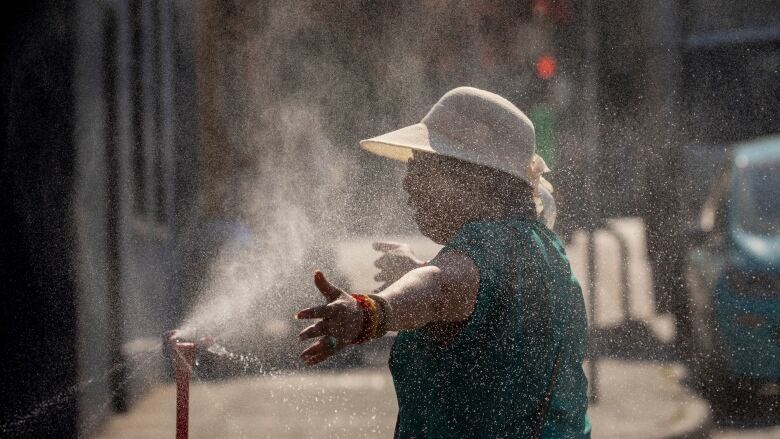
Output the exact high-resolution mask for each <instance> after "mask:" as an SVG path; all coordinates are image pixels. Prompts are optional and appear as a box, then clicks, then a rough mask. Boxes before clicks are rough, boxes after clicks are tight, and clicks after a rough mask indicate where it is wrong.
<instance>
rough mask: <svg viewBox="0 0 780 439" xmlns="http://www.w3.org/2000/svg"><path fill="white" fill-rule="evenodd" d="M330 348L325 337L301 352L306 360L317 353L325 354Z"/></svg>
mask: <svg viewBox="0 0 780 439" xmlns="http://www.w3.org/2000/svg"><path fill="white" fill-rule="evenodd" d="M328 350H330V348H329V347H328V344H327V342H326V341H325V338H324V337H323V338H321V339H319V340H317V341H316V342H315V343H314V344H312V345H310V346H309V347H308V348H306V349H305V350H304V351H303V352H301V358H303V359H304V360H305V359H306V358H309V357H313V356H316V355H323V354H324V353H325V352H326V351H328Z"/></svg>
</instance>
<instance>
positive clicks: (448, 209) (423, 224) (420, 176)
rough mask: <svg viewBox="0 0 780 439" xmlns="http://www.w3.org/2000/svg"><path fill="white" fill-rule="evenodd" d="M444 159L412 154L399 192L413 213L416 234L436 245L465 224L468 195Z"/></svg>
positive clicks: (467, 217) (447, 239) (467, 216)
mask: <svg viewBox="0 0 780 439" xmlns="http://www.w3.org/2000/svg"><path fill="white" fill-rule="evenodd" d="M448 160H451V159H447V158H444V157H441V156H437V155H434V154H425V153H414V156H413V158H411V159H409V161H408V162H407V164H406V175H405V176H404V179H403V188H404V190H405V191H406V193H407V194H409V199H408V201H407V204H408V205H409V207H411V208H412V209H413V210H414V220H415V222H417V227H418V228H419V229H420V233H422V234H423V235H425V236H427V237H428V238H430V239H432V240H433V241H434V242H436V243H438V244H442V245H443V244H446V243H447V242H449V240H450V239H452V237H453V236H454V235H455V233H456V232H457V231H458V230H459V229H460V228H461V227H462V226H463V225H464V224H465V223H466V222H467V221H468V220H469V214H468V210H469V209H468V206H469V205H470V202H471V200H469V198H470V194H469V193H468V191H467V190H466V188H464V187H463V184H462V183H460V182H459V181H457V180H455V179H454V178H453V177H452V175H451V174H450V172H449V171H448V169H450V167H451V164H450V163H448Z"/></svg>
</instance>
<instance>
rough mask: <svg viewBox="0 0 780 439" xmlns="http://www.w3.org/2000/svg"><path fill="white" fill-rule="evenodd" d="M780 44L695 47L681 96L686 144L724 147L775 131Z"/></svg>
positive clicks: (777, 128) (778, 120)
mask: <svg viewBox="0 0 780 439" xmlns="http://www.w3.org/2000/svg"><path fill="white" fill-rule="evenodd" d="M779 71H780V41H773V42H764V43H760V44H750V45H745V44H737V45H725V46H718V47H714V48H713V47H706V48H694V49H691V50H690V51H689V52H688V53H687V54H686V56H685V63H684V73H683V93H684V94H685V98H684V101H685V104H686V105H685V108H686V112H685V114H687V115H688V127H689V130H690V131H689V134H690V136H691V138H690V141H691V142H693V143H709V144H726V143H732V142H736V141H741V140H749V139H752V138H755V137H759V136H763V135H767V134H773V133H778V132H780V118H778V117H777V108H780V73H779Z"/></svg>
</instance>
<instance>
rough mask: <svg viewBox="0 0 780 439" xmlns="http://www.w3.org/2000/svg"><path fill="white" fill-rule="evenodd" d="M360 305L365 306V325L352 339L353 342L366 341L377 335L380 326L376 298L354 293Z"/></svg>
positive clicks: (353, 295)
mask: <svg viewBox="0 0 780 439" xmlns="http://www.w3.org/2000/svg"><path fill="white" fill-rule="evenodd" d="M352 297H354V298H355V300H357V302H358V304H360V307H361V308H363V327H362V329H361V330H360V333H359V334H358V335H357V337H355V339H354V340H352V343H353V344H361V343H365V342H367V341H368V340H371V339H372V338H374V337H375V336H376V332H377V329H378V327H379V310H378V309H377V306H376V302H374V299H372V298H370V297H368V296H366V295H364V294H352Z"/></svg>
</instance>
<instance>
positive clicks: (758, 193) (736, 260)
mask: <svg viewBox="0 0 780 439" xmlns="http://www.w3.org/2000/svg"><path fill="white" fill-rule="evenodd" d="M699 226H700V229H699V232H698V233H696V234H695V235H696V236H695V238H694V239H693V242H694V244H693V246H692V249H691V251H690V252H689V253H688V257H687V261H686V267H685V268H686V284H687V288H688V294H689V298H690V301H689V303H690V318H691V326H692V328H691V329H692V330H691V340H690V351H689V353H690V357H689V359H688V360H689V364H690V367H691V371H692V372H693V376H694V378H695V380H696V382H697V384H698V385H699V387H700V389H701V391H702V393H703V394H704V396H705V397H707V398H708V399H709V400H710V401H711V402H712V403H713V404H716V405H718V406H723V403H729V402H735V401H741V400H742V399H743V397H751V396H755V395H765V396H768V397H770V398H774V399H776V398H777V395H780V136H778V137H770V138H763V139H759V140H756V141H752V142H749V143H745V144H741V145H737V146H735V147H734V148H733V149H732V150H731V152H730V154H728V157H727V158H726V160H724V162H723V166H722V169H721V172H720V175H719V176H718V178H717V180H716V181H715V184H714V186H713V188H712V190H711V192H710V194H709V197H708V199H707V201H706V202H705V205H704V208H703V209H702V212H701V216H700V224H699Z"/></svg>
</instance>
